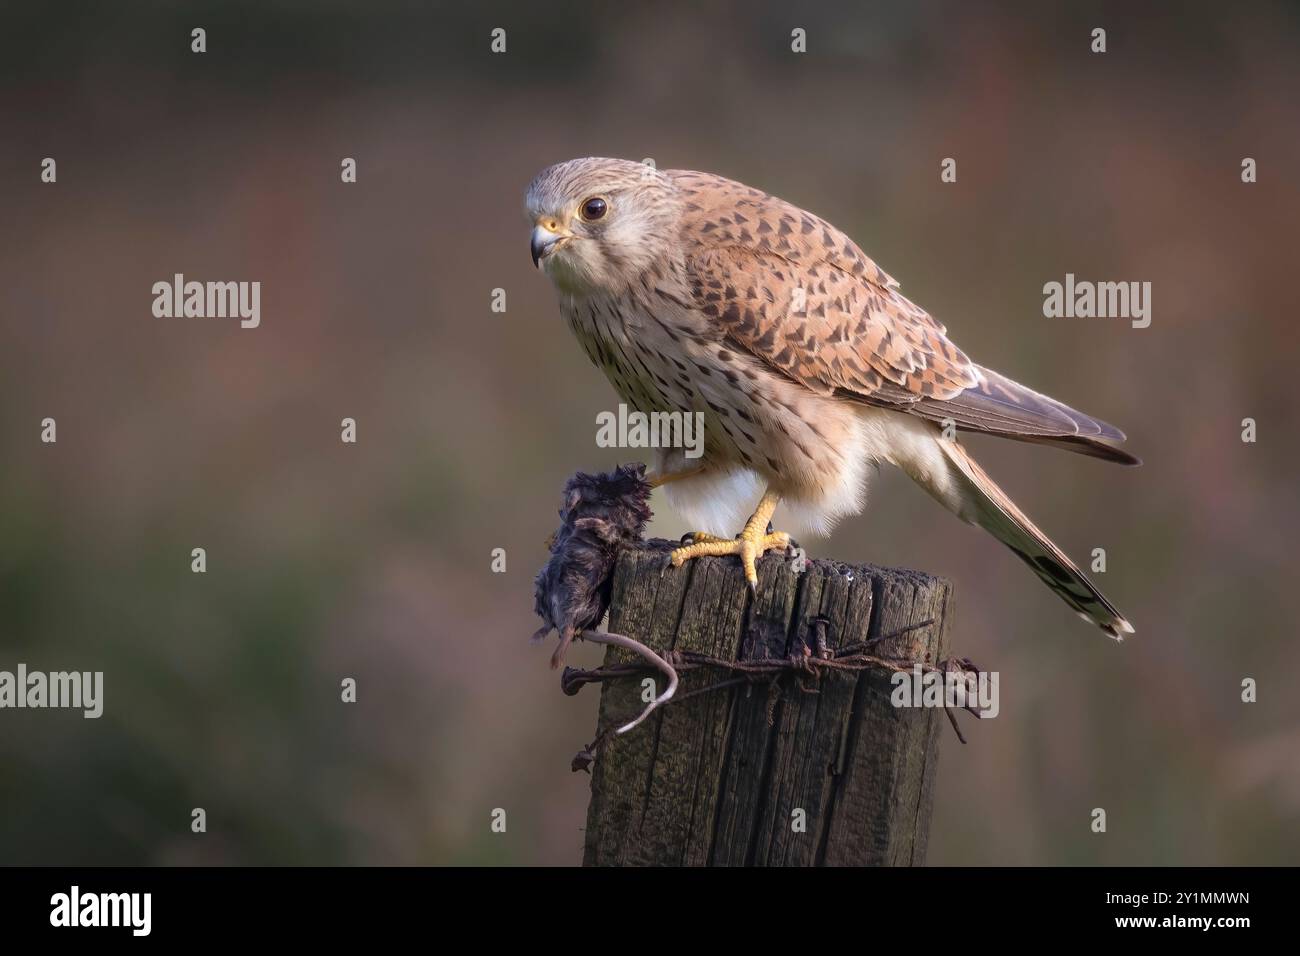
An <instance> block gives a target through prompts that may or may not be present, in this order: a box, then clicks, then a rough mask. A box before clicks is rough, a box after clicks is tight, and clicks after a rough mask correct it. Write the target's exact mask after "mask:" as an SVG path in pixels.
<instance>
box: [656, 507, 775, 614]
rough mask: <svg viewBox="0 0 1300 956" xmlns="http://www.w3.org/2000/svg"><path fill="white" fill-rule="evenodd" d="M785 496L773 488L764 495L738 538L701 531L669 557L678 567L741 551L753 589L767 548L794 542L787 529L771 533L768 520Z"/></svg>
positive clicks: (741, 559) (741, 558) (739, 553)
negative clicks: (701, 558)
mask: <svg viewBox="0 0 1300 956" xmlns="http://www.w3.org/2000/svg"><path fill="white" fill-rule="evenodd" d="M780 500H781V498H780V496H779V495H777V494H776V493H775V492H773V491H770V490H769V491H768V492H766V493H765V494H764V495H763V499H762V500H761V501H760V502H759V503H758V507H757V508H755V509H754V513H753V515H751V516H750V518H749V520H748V521H746V522H745V530H744V531H742V532H740V534H739V535H738V536H737V537H735V538H719V537H717V536H716V535H712V534H705V533H704V532H700V533H698V534H695V535H693V536H692V537H693V540H692V541H691V543H690V544H687V545H683V546H682V547H680V548H674V549H673V552H672V554H671V555H669V561H670V562H671V563H672V566H673V567H675V568H680V567H681V566H682V565H683V564H685V563H686V562H687V561H689V560H690V559H691V558H699V557H703V556H705V555H710V556H722V555H728V554H738V555H740V563H741V565H742V566H743V567H744V569H745V580H746V581H748V582H749V587H750V589H751V590H756V589H757V588H758V568H757V566H756V562H757V561H758V559H759V558H760V557H762V556H763V555H764V554H765V553H766V552H768V551H771V550H774V549H781V550H784V549H786V548H788V547H789V546H790V536H789V535H788V534H786V533H785V532H784V531H774V532H772V533H770V534H769V533H767V523H768V521H770V520H771V518H772V512H774V511H776V506H777V503H778V502H779V501H780Z"/></svg>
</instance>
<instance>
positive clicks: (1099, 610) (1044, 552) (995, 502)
mask: <svg viewBox="0 0 1300 956" xmlns="http://www.w3.org/2000/svg"><path fill="white" fill-rule="evenodd" d="M938 443H939V446H940V447H941V448H942V449H943V451H944V454H945V455H946V456H947V457H948V460H949V461H950V462H951V463H952V466H953V467H952V469H951V476H952V478H953V481H954V484H955V485H956V489H955V490H956V491H957V493H958V495H959V499H960V500H959V502H958V503H959V508H958V509H956V510H957V514H958V515H959V516H960V517H961V518H963V519H965V520H966V521H969V522H971V523H972V524H976V525H979V526H980V527H981V528H983V529H984V530H985V531H988V532H989V533H990V534H992V535H993V536H994V537H995V538H997V539H998V540H999V541H1001V542H1002V543H1003V544H1005V545H1006V546H1007V547H1008V548H1010V549H1011V550H1012V551H1014V552H1015V553H1016V554H1017V555H1019V556H1020V558H1021V560H1023V561H1024V562H1025V564H1027V565H1029V566H1030V567H1031V568H1032V569H1033V571H1034V573H1035V574H1037V575H1038V576H1039V577H1040V578H1041V579H1042V581H1043V583H1044V584H1046V585H1047V586H1048V587H1049V588H1051V589H1052V590H1053V591H1055V592H1056V594H1057V595H1059V596H1060V598H1061V600H1063V601H1064V602H1065V603H1066V604H1068V605H1070V607H1072V608H1074V610H1075V611H1076V612H1077V613H1078V615H1079V616H1080V617H1082V618H1083V619H1084V620H1087V621H1091V622H1092V623H1094V624H1096V625H1097V626H1098V627H1100V628H1101V629H1102V630H1103V631H1105V632H1106V633H1107V634H1109V635H1110V636H1111V637H1113V638H1114V639H1115V640H1117V641H1122V640H1123V639H1124V635H1125V634H1132V633H1133V625H1132V624H1130V623H1129V622H1128V621H1127V620H1125V619H1124V615H1123V614H1121V613H1120V612H1119V611H1118V610H1117V609H1116V607H1115V605H1113V604H1111V603H1110V601H1108V600H1107V599H1106V596H1105V595H1104V594H1102V593H1101V592H1100V591H1098V590H1097V589H1096V588H1095V587H1094V586H1093V585H1092V582H1091V581H1089V580H1088V579H1087V578H1086V577H1084V576H1083V572H1082V571H1080V570H1079V569H1078V568H1077V567H1076V566H1075V564H1074V562H1072V561H1071V560H1070V559H1069V558H1067V557H1066V556H1065V552H1063V551H1062V550H1061V549H1060V548H1058V547H1057V546H1056V545H1055V544H1053V543H1052V541H1051V539H1049V538H1048V537H1047V535H1045V534H1043V532H1042V531H1040V530H1039V529H1038V528H1037V527H1036V526H1035V525H1034V523H1033V522H1032V521H1030V520H1029V518H1028V517H1026V516H1025V513H1024V512H1023V511H1021V510H1020V509H1019V508H1017V507H1016V506H1015V504H1014V503H1013V502H1012V501H1011V499H1010V498H1008V497H1007V494H1006V492H1004V491H1003V490H1002V489H1001V488H999V487H998V486H997V485H996V484H995V483H994V481H993V479H992V478H990V477H989V476H988V475H987V474H986V473H985V471H984V469H983V468H981V467H980V466H979V465H978V464H976V462H975V460H974V459H973V458H971V456H970V454H969V453H968V452H967V451H966V449H965V448H963V447H962V446H961V445H959V444H958V443H957V442H955V441H948V440H944V439H938ZM950 506H951V505H950Z"/></svg>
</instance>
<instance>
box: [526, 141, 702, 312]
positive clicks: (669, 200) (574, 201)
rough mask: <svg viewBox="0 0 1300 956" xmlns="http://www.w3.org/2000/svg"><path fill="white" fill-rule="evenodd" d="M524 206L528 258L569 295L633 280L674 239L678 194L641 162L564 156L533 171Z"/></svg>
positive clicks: (668, 181) (614, 287) (671, 245)
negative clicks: (529, 246)
mask: <svg viewBox="0 0 1300 956" xmlns="http://www.w3.org/2000/svg"><path fill="white" fill-rule="evenodd" d="M524 212H525V215H527V217H528V221H529V222H530V223H531V224H532V227H533V234H532V255H533V263H534V264H535V265H536V266H537V267H538V268H540V269H541V270H542V271H544V272H545V273H546V274H547V275H548V276H549V277H550V278H551V281H552V282H554V283H555V284H556V286H558V287H559V288H560V289H562V290H563V291H565V292H568V293H570V294H574V295H583V294H587V293H590V292H595V291H611V292H612V291H617V290H621V289H625V288H627V287H628V286H629V285H631V284H632V283H634V282H636V281H637V280H638V279H639V278H640V276H641V275H642V273H644V272H645V271H646V270H647V269H648V268H650V266H651V265H652V264H654V263H655V262H662V261H663V260H664V259H665V258H666V257H667V256H668V255H669V253H670V250H672V249H673V248H674V247H675V246H676V241H675V240H676V232H677V228H678V226H677V223H678V219H679V216H680V212H681V206H680V199H679V197H678V192H677V188H676V186H674V185H673V182H672V180H671V179H669V178H668V177H667V176H665V175H664V174H663V173H661V172H659V171H658V170H657V169H655V168H654V167H653V166H651V165H649V164H648V163H634V162H629V161H628V160H625V159H597V158H587V159H571V160H569V161H568V162H565V163H557V164H556V165H554V166H550V167H548V168H546V169H544V170H542V171H541V172H540V173H538V174H537V178H536V179H534V180H533V182H532V184H531V185H530V186H529V187H528V194H527V196H526V197H525V199H524Z"/></svg>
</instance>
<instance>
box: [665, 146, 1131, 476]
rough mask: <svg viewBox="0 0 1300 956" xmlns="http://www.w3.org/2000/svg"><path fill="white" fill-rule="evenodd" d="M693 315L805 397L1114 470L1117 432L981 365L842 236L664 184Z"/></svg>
mask: <svg viewBox="0 0 1300 956" xmlns="http://www.w3.org/2000/svg"><path fill="white" fill-rule="evenodd" d="M671 175H672V176H673V178H674V181H675V182H676V183H677V185H678V188H679V189H680V190H681V192H682V194H683V201H684V203H685V215H684V218H683V223H682V238H683V240H684V241H685V244H686V271H687V279H688V282H689V284H690V288H691V292H692V295H693V297H694V299H695V305H696V307H697V308H699V309H700V310H701V311H702V312H703V313H704V314H705V315H706V316H708V317H709V318H710V319H711V320H712V321H713V322H714V323H715V327H716V328H717V329H718V330H719V331H720V334H721V335H722V336H723V337H724V338H726V339H727V340H729V341H730V342H731V343H732V344H733V345H735V346H736V347H738V348H741V349H743V350H745V351H747V352H749V353H751V354H753V355H755V356H756V357H758V358H760V359H761V360H763V361H764V362H766V363H767V364H768V365H770V366H772V367H774V368H775V369H777V370H778V371H780V372H781V373H783V374H784V375H786V376H788V377H789V378H791V379H793V380H795V381H797V382H799V383H801V384H802V385H804V386H805V387H807V388H809V389H812V390H813V391H815V392H819V393H821V394H825V395H832V394H837V395H840V396H842V397H845V398H848V399H852V400H855V401H861V402H865V403H868V404H872V405H881V406H885V407H892V408H896V409H898V410H900V411H908V412H912V413H913V414H917V415H920V416H922V417H925V418H929V419H933V420H935V421H946V420H952V421H953V422H954V423H955V424H956V425H957V426H958V427H959V428H964V429H970V430H974V431H984V432H991V433H994V434H999V435H1005V436H1008V437H1012V438H1018V439H1021V440H1025V441H1041V442H1046V443H1049V444H1061V445H1064V446H1066V447H1070V448H1071V449H1072V450H1074V451H1080V452H1083V453H1085V454H1093V455H1097V456H1099V457H1103V458H1108V459H1111V460H1115V461H1124V462H1127V463H1135V462H1136V459H1134V458H1132V456H1130V455H1127V454H1126V453H1124V452H1121V451H1118V450H1117V449H1114V448H1112V447H1111V446H1110V445H1109V444H1108V443H1109V442H1112V441H1122V440H1123V439H1124V435H1123V433H1122V432H1120V431H1119V430H1118V429H1116V428H1114V427H1113V426H1110V425H1107V424H1105V423H1104V422H1101V421H1098V420H1097V419H1094V418H1092V417H1090V416H1088V415H1084V414H1083V413H1082V412H1078V411H1075V410H1074V409H1072V408H1070V407H1069V406H1067V405H1064V404H1063V403H1061V402H1058V401H1056V400H1055V399H1051V398H1048V397H1047V396H1045V395H1040V394H1039V393H1037V392H1035V391H1033V390H1032V389H1029V388H1026V387H1025V386H1023V385H1020V384H1018V383H1016V382H1013V381H1011V380H1010V379H1008V378H1006V377H1004V376H1002V375H999V374H997V373H996V372H992V371H990V370H988V369H984V368H981V367H980V366H978V365H976V364H975V363H974V362H972V361H971V360H970V359H969V358H967V357H966V355H965V354H964V353H963V352H962V351H961V349H959V348H957V346H955V345H954V344H953V343H952V342H950V341H949V340H948V337H947V334H946V332H947V330H946V329H945V328H944V327H943V326H942V325H941V324H940V323H939V322H938V321H936V320H935V319H934V318H933V317H932V316H931V315H930V314H929V313H928V312H926V311H925V310H924V309H922V308H921V307H920V306H918V305H916V304H915V303H913V302H911V301H910V300H908V299H907V298H906V297H905V296H904V295H903V294H902V293H901V292H899V290H898V283H897V282H896V281H895V280H894V279H892V278H891V277H890V276H889V275H887V274H886V273H885V272H884V270H882V269H881V268H880V267H879V266H878V265H876V263H875V262H873V261H872V260H871V259H870V258H868V257H867V255H866V254H865V253H863V251H862V250H861V249H859V248H858V246H857V245H856V244H855V243H854V242H853V240H852V239H850V238H849V237H848V236H846V235H845V234H844V233H843V232H841V231H840V230H838V229H836V228H835V227H834V226H832V225H831V224H830V223H828V222H826V221H825V220H823V219H820V218H819V217H817V216H814V215H813V214H812V213H809V212H805V211H804V210H802V209H799V208H798V207H797V206H793V205H791V204H790V203H787V202H784V201H782V200H780V199H777V198H775V197H773V196H769V195H767V194H766V193H763V192H760V191H759V190H757V189H751V188H750V187H748V186H744V185H742V184H740V183H736V182H732V181H731V180H727V179H723V178H721V177H718V176H711V175H708V174H705V173H694V172H684V171H683V172H677V171H674V172H673V173H672V174H671Z"/></svg>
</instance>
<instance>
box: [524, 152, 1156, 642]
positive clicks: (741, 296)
mask: <svg viewBox="0 0 1300 956" xmlns="http://www.w3.org/2000/svg"><path fill="white" fill-rule="evenodd" d="M525 207H526V210H525V211H526V215H527V216H528V218H529V220H530V222H531V223H532V226H533V229H532V257H533V262H534V264H535V265H538V266H539V268H541V269H542V270H543V271H544V272H545V273H546V275H547V276H548V277H549V278H550V280H551V282H552V283H553V285H554V286H555V289H556V292H557V293H558V295H559V300H560V311H561V312H562V314H563V315H564V318H565V319H566V320H567V322H568V324H569V326H570V328H571V329H572V330H573V333H574V334H575V335H576V336H577V338H578V341H579V342H580V343H581V344H582V347H583V349H584V350H585V351H586V353H587V355H588V357H589V358H590V359H591V360H592V361H593V362H594V363H596V365H598V366H599V367H600V368H601V369H603V370H604V372H605V374H606V376H608V378H609V380H610V382H611V383H612V384H613V385H614V388H615V389H616V390H617V391H618V393H619V395H620V396H621V397H622V399H623V400H624V401H625V402H627V403H628V404H629V405H630V406H631V407H633V408H634V409H636V410H638V411H641V412H643V413H645V414H647V415H649V414H654V413H661V412H669V413H671V412H682V413H688V414H689V413H695V412H699V413H702V415H703V422H704V447H703V454H702V455H700V456H699V457H697V458H695V459H691V458H688V457H686V455H685V453H684V450H683V449H681V448H668V449H659V450H658V451H657V460H656V461H655V466H654V472H653V474H652V476H651V477H652V481H653V483H654V484H655V485H660V484H662V485H664V486H665V494H666V495H667V497H668V502H669V504H671V505H672V506H673V507H674V508H675V509H677V510H678V511H679V512H680V513H681V514H682V515H683V516H684V517H685V518H686V519H687V520H688V521H689V522H690V523H691V525H692V526H694V527H700V528H702V529H703V530H702V531H700V532H697V533H695V534H694V535H693V536H691V543H689V544H683V546H682V547H680V548H678V549H676V550H675V551H674V552H673V553H672V557H671V561H672V564H673V565H674V566H680V565H681V564H682V563H683V562H685V561H687V560H690V559H691V558H693V557H696V556H699V555H729V554H736V555H739V556H740V558H741V562H742V564H743V566H744V571H745V576H746V578H747V580H748V581H749V583H750V586H751V587H753V586H755V585H756V583H757V573H756V569H755V566H754V562H755V560H756V558H757V557H759V556H761V555H762V554H763V553H764V552H766V551H768V550H770V549H783V548H786V547H788V546H789V542H790V536H789V535H788V534H786V533H784V532H773V531H772V530H771V526H770V524H769V521H770V519H771V518H772V514H773V512H774V511H775V510H776V507H777V505H778V503H779V504H781V506H782V509H783V514H784V515H785V517H786V518H787V519H793V520H795V521H799V522H802V523H803V524H805V525H807V526H810V527H812V528H813V529H814V530H816V531H818V532H820V533H823V534H825V533H829V530H830V528H831V526H832V525H833V524H834V522H835V521H836V520H838V519H839V518H841V517H843V516H845V515H848V514H856V513H857V512H859V511H860V510H861V509H862V506H863V503H864V496H865V490H866V489H865V485H866V481H867V477H868V474H869V472H870V471H871V470H872V469H873V468H874V466H875V464H876V463H878V462H882V461H883V462H889V463H890V464H893V465H895V466H897V467H898V468H900V469H902V470H903V471H904V472H905V473H906V474H907V475H908V476H909V477H911V478H912V479H913V480H914V481H916V482H917V483H918V484H919V485H920V486H921V487H922V488H924V489H925V490H926V491H927V492H929V493H930V494H931V495H932V496H933V497H934V498H936V499H937V500H938V501H939V502H940V503H941V504H943V505H945V506H946V507H947V508H948V509H950V510H951V511H953V512H954V513H955V514H956V515H957V516H958V517H960V518H962V519H963V520H965V521H967V522H969V523H971V524H975V525H978V526H979V527H981V528H984V529H985V530H986V531H988V532H990V533H991V534H992V535H993V536H994V537H996V538H997V539H998V540H999V541H1001V542H1003V543H1004V544H1005V545H1007V546H1008V547H1009V548H1011V550H1012V551H1014V552H1015V553H1016V554H1017V555H1019V556H1020V557H1021V558H1022V559H1023V560H1024V561H1025V563H1026V564H1028V565H1029V566H1030V568H1032V569H1033V571H1034V573H1035V574H1037V575H1038V577H1039V578H1040V579H1042V581H1043V582H1044V583H1045V584H1046V585H1047V586H1048V587H1049V588H1051V589H1052V590H1053V591H1054V592H1055V593H1056V594H1057V595H1058V596H1060V597H1061V598H1062V599H1063V600H1064V601H1065V603H1066V604H1068V605H1069V606H1070V607H1071V608H1073V609H1074V610H1075V611H1076V612H1077V613H1078V614H1079V616H1081V617H1083V618H1084V619H1085V620H1088V621H1091V622H1093V623H1094V624H1096V625H1097V626H1099V627H1100V628H1101V629H1102V630H1103V631H1105V632H1106V633H1107V634H1108V635H1110V636H1111V637H1113V638H1115V639H1116V640H1121V639H1122V637H1123V635H1124V634H1126V633H1132V632H1133V626H1132V625H1131V624H1130V623H1129V622H1128V621H1127V620H1125V618H1124V616H1123V615H1122V614H1121V613H1120V612H1119V611H1118V610H1117V609H1116V608H1115V606H1114V605H1113V604H1112V603H1111V602H1110V601H1109V600H1107V599H1106V598H1105V597H1104V596H1103V595H1102V594H1101V592H1100V591H1098V590H1097V588H1096V587H1094V586H1093V584H1092V583H1091V582H1090V581H1088V579H1087V578H1086V577H1084V574H1083V572H1082V571H1080V570H1079V568H1078V567H1076V566H1075V565H1074V564H1073V563H1072V562H1071V561H1070V559H1069V558H1068V557H1066V555H1065V553H1064V552H1063V551H1062V550H1061V549H1060V548H1058V547H1057V546H1056V545H1055V544H1053V543H1052V541H1051V540H1050V539H1049V538H1048V537H1047V536H1046V535H1045V534H1044V533H1043V532H1042V531H1040V530H1039V529H1038V528H1037V527H1036V526H1035V525H1034V523H1033V522H1031V521H1030V520H1029V518H1028V517H1026V516H1025V514H1024V512H1022V511H1021V510H1020V509H1019V508H1017V507H1016V505H1015V504H1014V503H1013V502H1012V501H1011V500H1010V498H1008V497H1007V495H1006V493H1005V492H1003V491H1002V489H1001V488H999V487H998V486H997V485H996V484H994V482H993V480H992V479H991V478H989V476H988V475H987V474H985V472H984V470H983V469H982V468H981V467H980V466H979V465H978V464H977V463H976V462H975V460H974V459H973V458H972V457H971V455H970V453H969V452H968V451H967V450H966V448H965V447H963V445H962V444H961V443H960V442H959V441H958V440H957V438H956V432H957V430H967V431H976V432H984V433H987V434H992V435H999V436H1002V437H1004V438H1013V439H1016V440H1018V441H1025V442H1035V443H1038V444H1043V445H1052V446H1054V447H1057V448H1064V449H1066V450H1069V451H1074V452H1078V453H1080V454H1084V455H1091V456H1093V457H1095V458H1101V459H1104V460H1106V461H1112V462H1117V463H1120V464H1125V465H1136V464H1139V461H1138V459H1136V458H1134V457H1133V456H1132V455H1129V454H1127V453H1126V452H1124V451H1122V450H1121V449H1119V448H1118V447H1116V446H1117V443H1119V442H1122V441H1123V440H1124V434H1123V432H1121V431H1120V430H1119V429H1117V428H1115V427H1114V426H1113V425H1108V424H1107V423H1105V422H1103V421H1100V420H1098V419H1096V418H1093V417H1091V416H1089V415H1085V414H1083V413H1082V412H1078V411H1075V410H1074V409H1073V408H1070V407H1069V406H1067V405H1065V404H1063V403H1061V402H1058V401H1056V400H1055V399H1053V398H1049V397H1048V396H1046V395H1042V394H1039V393H1038V392H1035V391H1033V390H1031V389H1029V388H1026V387H1025V386H1024V385H1020V384H1019V383H1017V382H1013V381H1012V380H1011V379H1009V378H1007V377H1006V376H1004V375H1000V374H999V373H997V372H995V371H993V370H992V369H988V368H984V367H983V366H980V365H977V364H976V363H975V362H973V361H971V360H970V359H969V358H967V357H966V355H965V353H963V352H962V351H961V349H959V348H958V347H957V346H956V345H954V344H953V343H952V342H951V341H950V340H949V339H948V337H947V330H946V329H945V328H944V326H942V325H941V324H939V322H938V321H936V320H935V319H934V318H932V317H931V316H930V315H929V314H928V313H927V312H926V311H925V310H924V309H922V308H920V307H919V306H917V305H915V304H914V303H912V302H911V301H909V300H908V299H907V298H905V297H904V296H903V294H902V293H901V292H900V291H899V286H898V283H897V282H896V281H895V280H894V279H892V278H891V277H890V276H888V275H886V274H885V272H884V271H883V270H881V268H880V267H879V266H877V265H876V264H875V262H873V261H872V260H871V259H869V258H868V257H867V256H866V254H865V253H863V251H862V250H861V249H859V248H858V247H857V245H856V244H855V243H854V242H853V240H852V239H850V238H849V237H848V236H846V235H845V234H844V233H843V232H841V231H840V230H839V229H837V228H835V227H834V226H833V225H831V224H830V223H828V222H826V221H825V220H824V219H821V218H819V217H817V216H815V215H813V214H812V213H809V212H805V211H804V210H802V209H800V208H799V207H797V206H794V205H791V204H790V203H787V202H784V201H782V200H780V199H777V198H776V197H774V196H770V195H768V194H767V193H764V192H762V191H760V190H758V189H753V188H751V187H749V186H745V185H743V184H741V183H738V182H733V181H732V180H728V179H724V178H722V177H721V176H715V175H711V174H709V173H700V172H692V171H689V170H675V169H671V170H659V169H655V168H654V167H653V166H651V165H649V164H645V163H636V162H630V161H626V160H618V159H599V158H586V159H574V160H570V161H568V162H563V163H559V164H557V165H554V166H551V167H549V168H547V169H544V170H542V172H541V173H539V174H538V175H537V177H536V178H535V179H534V180H533V182H532V184H531V185H530V186H529V187H528V192H527V196H526V199H525ZM755 500H757V501H758V504H757V507H755V508H754V509H753V510H752V512H751V511H750V508H751V506H752V505H753V503H754V501H755ZM747 513H748V514H749V518H748V520H747V521H745V523H744V527H743V530H742V531H741V532H740V534H739V535H737V536H736V537H734V538H728V537H722V536H721V535H725V534H727V533H728V532H730V531H732V530H733V529H734V528H735V527H736V525H738V524H740V522H741V521H742V520H743V519H744V516H745V515H746V514H747Z"/></svg>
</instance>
